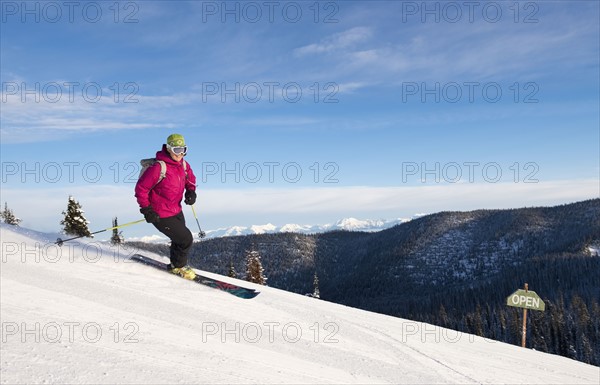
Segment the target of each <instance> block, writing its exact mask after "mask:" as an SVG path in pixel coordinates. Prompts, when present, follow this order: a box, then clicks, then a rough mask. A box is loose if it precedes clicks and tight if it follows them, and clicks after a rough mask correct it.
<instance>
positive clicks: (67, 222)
mask: <svg viewBox="0 0 600 385" xmlns="http://www.w3.org/2000/svg"><path fill="white" fill-rule="evenodd" d="M62 214H63V215H64V216H65V217H64V219H63V220H62V221H60V224H61V225H62V226H63V231H64V232H65V234H69V235H75V236H78V237H92V234H91V233H90V230H89V229H88V223H89V222H88V221H87V220H86V219H85V217H84V216H83V210H82V209H81V205H80V204H79V202H77V201H76V200H75V199H74V198H73V197H72V196H69V203H68V205H67V211H63V212H62Z"/></svg>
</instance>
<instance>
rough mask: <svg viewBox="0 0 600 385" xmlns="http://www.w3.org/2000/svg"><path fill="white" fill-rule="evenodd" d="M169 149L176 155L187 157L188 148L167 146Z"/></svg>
mask: <svg viewBox="0 0 600 385" xmlns="http://www.w3.org/2000/svg"><path fill="white" fill-rule="evenodd" d="M167 148H168V149H169V150H170V151H171V152H172V153H173V154H175V155H185V154H186V153H187V146H183V147H179V146H177V147H171V146H169V145H168V144H167Z"/></svg>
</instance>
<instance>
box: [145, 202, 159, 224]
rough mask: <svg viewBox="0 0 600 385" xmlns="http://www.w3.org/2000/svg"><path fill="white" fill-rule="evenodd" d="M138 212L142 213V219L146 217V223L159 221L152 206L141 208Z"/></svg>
mask: <svg viewBox="0 0 600 385" xmlns="http://www.w3.org/2000/svg"><path fill="white" fill-rule="evenodd" d="M140 213H142V214H144V219H146V222H148V223H158V221H160V217H159V216H158V214H157V213H156V211H154V209H153V208H152V206H148V207H144V208H141V209H140Z"/></svg>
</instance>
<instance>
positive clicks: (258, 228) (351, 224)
mask: <svg viewBox="0 0 600 385" xmlns="http://www.w3.org/2000/svg"><path fill="white" fill-rule="evenodd" d="M419 216H420V215H419ZM415 217H417V216H415ZM409 220H410V219H405V218H397V219H391V220H386V219H377V220H370V219H367V220H361V219H356V218H344V219H340V220H339V221H337V222H335V223H329V224H324V225H299V224H285V225H283V226H275V225H273V224H271V223H268V224H266V225H253V226H249V227H244V226H231V227H227V228H220V229H216V230H208V231H206V237H207V238H218V237H229V236H235V235H252V234H273V233H301V234H315V233H322V232H326V231H334V230H348V231H366V232H375V231H381V230H385V229H388V228H390V227H393V226H395V225H398V224H400V223H404V222H407V221H409Z"/></svg>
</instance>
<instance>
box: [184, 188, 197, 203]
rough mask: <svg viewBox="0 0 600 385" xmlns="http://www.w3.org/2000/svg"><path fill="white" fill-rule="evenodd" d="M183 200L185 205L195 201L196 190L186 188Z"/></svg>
mask: <svg viewBox="0 0 600 385" xmlns="http://www.w3.org/2000/svg"><path fill="white" fill-rule="evenodd" d="M184 202H185V204H186V205H193V204H194V203H196V192H195V191H194V190H187V191H186V192H185V199H184Z"/></svg>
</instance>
